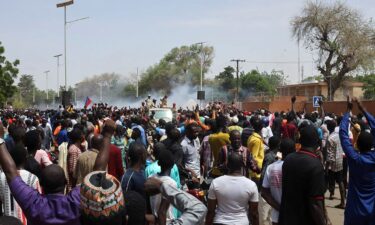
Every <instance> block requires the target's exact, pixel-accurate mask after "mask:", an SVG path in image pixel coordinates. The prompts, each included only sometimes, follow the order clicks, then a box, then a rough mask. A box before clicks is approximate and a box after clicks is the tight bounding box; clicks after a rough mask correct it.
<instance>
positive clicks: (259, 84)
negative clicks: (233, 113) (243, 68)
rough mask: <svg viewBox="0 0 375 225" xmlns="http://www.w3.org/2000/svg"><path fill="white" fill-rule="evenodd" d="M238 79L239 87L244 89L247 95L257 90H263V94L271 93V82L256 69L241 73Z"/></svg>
mask: <svg viewBox="0 0 375 225" xmlns="http://www.w3.org/2000/svg"><path fill="white" fill-rule="evenodd" d="M240 81H241V89H242V90H243V91H245V92H246V94H247V95H253V94H256V93H259V92H264V93H265V94H269V93H272V85H271V83H270V82H269V80H268V79H267V78H266V77H265V76H263V75H262V74H261V73H259V72H258V71H257V70H252V71H250V72H248V73H246V74H241V77H240Z"/></svg>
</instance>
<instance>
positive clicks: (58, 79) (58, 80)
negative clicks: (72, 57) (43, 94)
mask: <svg viewBox="0 0 375 225" xmlns="http://www.w3.org/2000/svg"><path fill="white" fill-rule="evenodd" d="M60 56H62V54H58V55H55V56H53V57H55V58H56V59H57V73H56V76H57V89H56V90H57V97H60V75H59V72H60V60H59V59H60Z"/></svg>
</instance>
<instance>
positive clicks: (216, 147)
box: [208, 115, 230, 177]
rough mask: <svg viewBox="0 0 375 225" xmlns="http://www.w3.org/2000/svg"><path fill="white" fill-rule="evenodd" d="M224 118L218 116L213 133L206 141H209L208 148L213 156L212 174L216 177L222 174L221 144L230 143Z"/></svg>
mask: <svg viewBox="0 0 375 225" xmlns="http://www.w3.org/2000/svg"><path fill="white" fill-rule="evenodd" d="M225 128H226V118H225V117H224V116H221V115H220V116H218V117H217V118H216V123H215V125H214V127H213V134H211V135H210V137H209V139H208V142H209V143H210V149H211V152H212V154H211V155H212V158H213V162H212V163H213V168H212V172H211V174H212V176H213V177H218V176H220V175H222V172H221V171H220V168H219V167H220V162H219V153H220V150H221V148H222V147H223V146H225V145H227V144H229V143H230V141H229V134H228V133H226V129H225Z"/></svg>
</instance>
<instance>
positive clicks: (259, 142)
mask: <svg viewBox="0 0 375 225" xmlns="http://www.w3.org/2000/svg"><path fill="white" fill-rule="evenodd" d="M250 123H251V125H252V127H253V129H254V133H253V134H252V135H251V136H250V137H249V139H248V140H247V148H248V149H249V151H250V153H251V154H252V155H253V158H254V159H255V161H256V163H257V165H258V167H259V168H260V169H261V168H262V164H263V159H264V144H263V139H262V136H261V131H262V128H263V125H262V121H261V120H260V119H259V118H258V117H252V118H251V120H250ZM250 177H251V179H252V180H253V181H254V182H255V183H256V184H257V185H258V183H259V179H260V174H257V173H254V172H253V171H251V172H250Z"/></svg>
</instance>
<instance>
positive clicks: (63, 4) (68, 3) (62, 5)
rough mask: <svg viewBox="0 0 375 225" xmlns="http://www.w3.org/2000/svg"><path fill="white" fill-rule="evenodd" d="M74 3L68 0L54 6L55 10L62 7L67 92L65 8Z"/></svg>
mask: <svg viewBox="0 0 375 225" xmlns="http://www.w3.org/2000/svg"><path fill="white" fill-rule="evenodd" d="M73 3H74V1H73V0H68V1H64V2H62V3H59V4H57V5H56V7H57V8H60V7H64V67H65V71H64V72H65V88H64V89H65V91H67V87H68V85H67V80H66V74H67V71H66V67H67V63H66V25H67V22H66V7H67V6H69V5H72V4H73Z"/></svg>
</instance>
